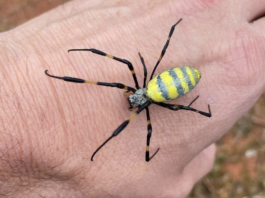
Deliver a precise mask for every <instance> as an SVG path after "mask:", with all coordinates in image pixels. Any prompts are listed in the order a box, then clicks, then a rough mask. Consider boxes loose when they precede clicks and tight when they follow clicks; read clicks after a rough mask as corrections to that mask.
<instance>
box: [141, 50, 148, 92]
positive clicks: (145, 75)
mask: <svg viewBox="0 0 265 198" xmlns="http://www.w3.org/2000/svg"><path fill="white" fill-rule="evenodd" d="M139 56H140V59H141V62H142V64H143V67H144V83H143V88H145V86H146V77H147V69H146V66H145V63H144V58H143V57H142V56H141V54H140V52H139Z"/></svg>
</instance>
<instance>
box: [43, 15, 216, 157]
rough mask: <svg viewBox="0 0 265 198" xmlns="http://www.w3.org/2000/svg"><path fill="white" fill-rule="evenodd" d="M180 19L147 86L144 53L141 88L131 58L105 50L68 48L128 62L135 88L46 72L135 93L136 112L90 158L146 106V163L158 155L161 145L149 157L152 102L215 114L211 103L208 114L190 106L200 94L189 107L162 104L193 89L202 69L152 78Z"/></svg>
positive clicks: (177, 69)
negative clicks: (123, 57) (211, 108)
mask: <svg viewBox="0 0 265 198" xmlns="http://www.w3.org/2000/svg"><path fill="white" fill-rule="evenodd" d="M181 20H182V19H180V20H179V21H178V22H177V23H176V24H174V25H173V26H172V27H171V30H170V32H169V37H168V40H167V42H166V44H165V46H164V48H163V50H162V52H161V55H160V57H159V59H158V61H157V63H156V65H155V67H154V69H153V72H152V74H151V77H150V81H149V82H148V83H147V85H146V77H147V69H146V66H145V63H144V59H143V57H142V56H141V54H140V53H139V56H140V59H141V62H142V64H143V68H144V82H143V88H140V87H139V84H138V81H137V77H136V75H135V72H134V68H133V66H132V64H131V63H130V62H129V61H128V60H125V59H121V58H118V57H115V56H112V55H109V54H106V53H105V52H102V51H99V50H97V49H70V50H68V52H70V51H90V52H92V53H95V54H98V55H101V56H107V57H108V58H112V59H114V60H116V61H119V62H121V63H124V64H126V65H127V66H128V68H129V69H130V71H131V73H132V76H133V80H134V82H135V87H136V89H134V88H132V87H129V86H126V85H124V84H121V83H106V82H93V81H87V80H83V79H80V78H73V77H68V76H64V77H59V76H53V75H50V74H49V73H48V70H46V71H45V74H46V75H47V76H49V77H52V78H57V79H61V80H64V81H68V82H74V83H88V84H95V85H101V86H108V87H116V88H119V89H125V90H126V92H132V94H131V95H129V96H128V101H129V103H130V108H129V109H130V110H133V109H134V108H138V109H137V111H136V112H135V113H134V114H132V115H131V117H130V118H129V119H128V120H126V121H125V122H123V123H122V124H121V125H120V126H119V127H118V128H117V129H116V130H115V131H114V132H113V134H112V135H111V136H110V137H109V138H108V139H107V140H106V141H105V142H104V143H103V144H102V145H101V146H100V147H98V149H97V150H96V151H95V152H94V153H93V155H92V157H91V161H93V158H94V156H95V154H96V153H97V152H98V151H99V150H100V149H101V148H102V147H103V146H104V145H105V144H106V143H107V142H108V141H110V140H111V139H112V138H113V137H115V136H117V135H118V134H119V133H120V132H121V131H122V130H123V129H124V128H125V127H126V126H127V125H128V124H129V122H130V121H132V120H133V119H134V118H135V117H136V116H137V115H138V114H139V113H140V112H141V111H143V110H144V109H145V110H146V117H147V131H148V133H147V143H146V154H145V160H146V161H147V162H149V161H150V160H151V159H152V158H153V157H154V156H155V154H157V152H158V151H159V148H158V149H157V150H156V152H155V153H154V154H153V155H152V156H151V157H149V145H150V138H151V135H152V125H151V120H150V115H149V110H148V106H149V105H151V104H152V103H154V104H156V105H159V106H161V107H164V108H167V109H170V110H173V111H177V110H188V111H194V112H196V113H199V114H201V115H204V116H207V117H211V116H212V114H211V110H210V105H208V110H209V113H207V112H203V111H199V110H197V109H194V108H192V107H190V106H191V104H192V103H193V102H195V100H197V99H198V97H199V96H197V97H196V98H195V99H194V100H193V101H192V102H191V103H190V104H189V105H188V106H183V105H176V104H166V103H163V102H164V101H167V100H173V99H176V98H179V97H181V96H183V95H184V94H186V93H188V92H190V91H191V90H192V89H193V88H194V87H195V86H196V85H197V84H198V82H199V80H200V78H201V72H200V71H199V70H197V69H195V68H192V67H189V66H181V67H175V68H171V69H168V70H166V71H163V72H162V73H160V74H159V75H157V76H156V77H154V78H153V75H154V73H155V70H156V68H157V66H158V64H159V63H160V61H161V59H162V58H163V56H164V54H165V52H166V49H167V47H168V44H169V41H170V38H171V36H172V34H173V32H174V29H175V26H176V25H177V24H178V23H179V22H180V21H181Z"/></svg>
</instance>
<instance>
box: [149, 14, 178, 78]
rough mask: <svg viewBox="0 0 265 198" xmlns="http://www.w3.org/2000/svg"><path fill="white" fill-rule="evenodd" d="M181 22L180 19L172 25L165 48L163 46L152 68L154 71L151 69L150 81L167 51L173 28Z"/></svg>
mask: <svg viewBox="0 0 265 198" xmlns="http://www.w3.org/2000/svg"><path fill="white" fill-rule="evenodd" d="M181 20H182V19H180V20H179V21H178V22H177V23H176V24H175V25H173V26H172V27H171V29H170V32H169V36H168V39H167V42H166V44H165V46H164V48H163V50H162V52H161V55H160V57H159V59H158V61H157V63H156V65H155V67H154V69H153V71H152V74H151V76H150V80H151V79H152V78H153V75H154V73H155V70H156V68H157V66H158V65H159V63H160V61H161V59H162V58H163V56H164V55H165V53H166V50H167V47H168V44H169V41H170V38H171V36H172V34H173V32H174V30H175V26H176V25H178V23H179V22H180V21H181Z"/></svg>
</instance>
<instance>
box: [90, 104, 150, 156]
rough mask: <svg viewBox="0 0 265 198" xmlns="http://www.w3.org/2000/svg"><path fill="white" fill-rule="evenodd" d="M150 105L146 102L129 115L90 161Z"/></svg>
mask: <svg viewBox="0 0 265 198" xmlns="http://www.w3.org/2000/svg"><path fill="white" fill-rule="evenodd" d="M150 104H151V102H149V101H147V102H146V103H144V104H143V105H142V106H141V107H140V108H139V109H138V110H137V111H136V112H135V113H134V114H132V115H131V117H130V118H129V119H128V120H126V121H124V122H123V123H122V124H121V125H120V126H119V127H118V128H117V129H116V130H115V131H114V132H113V134H112V135H111V136H110V137H109V138H108V139H107V140H106V141H105V142H104V143H103V144H101V146H100V147H98V148H97V150H96V151H95V152H94V153H93V155H92V156H91V161H93V158H94V156H95V155H96V153H97V152H98V151H99V150H100V149H101V148H102V147H103V146H104V145H105V144H107V143H108V141H110V140H111V139H112V138H113V137H115V136H117V135H119V133H120V132H122V130H123V129H124V128H125V127H126V126H127V125H128V124H129V122H130V121H132V120H133V119H134V118H135V117H136V116H137V115H138V114H139V113H140V112H141V111H142V110H144V109H145V108H146V107H148V106H149V105H150Z"/></svg>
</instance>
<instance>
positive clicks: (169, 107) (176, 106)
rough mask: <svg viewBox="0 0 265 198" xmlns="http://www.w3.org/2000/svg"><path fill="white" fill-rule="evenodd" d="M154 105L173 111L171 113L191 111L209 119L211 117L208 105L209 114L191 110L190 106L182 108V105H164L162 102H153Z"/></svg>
mask: <svg viewBox="0 0 265 198" xmlns="http://www.w3.org/2000/svg"><path fill="white" fill-rule="evenodd" d="M154 104H156V105H158V106H161V107H164V108H167V109H170V110H173V111H178V110H187V111H193V112H196V113H199V114H201V115H203V116H206V117H211V116H212V113H211V109H210V105H208V110H209V112H203V111H200V110H197V109H194V108H192V107H190V106H184V105H174V104H166V103H163V102H154Z"/></svg>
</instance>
